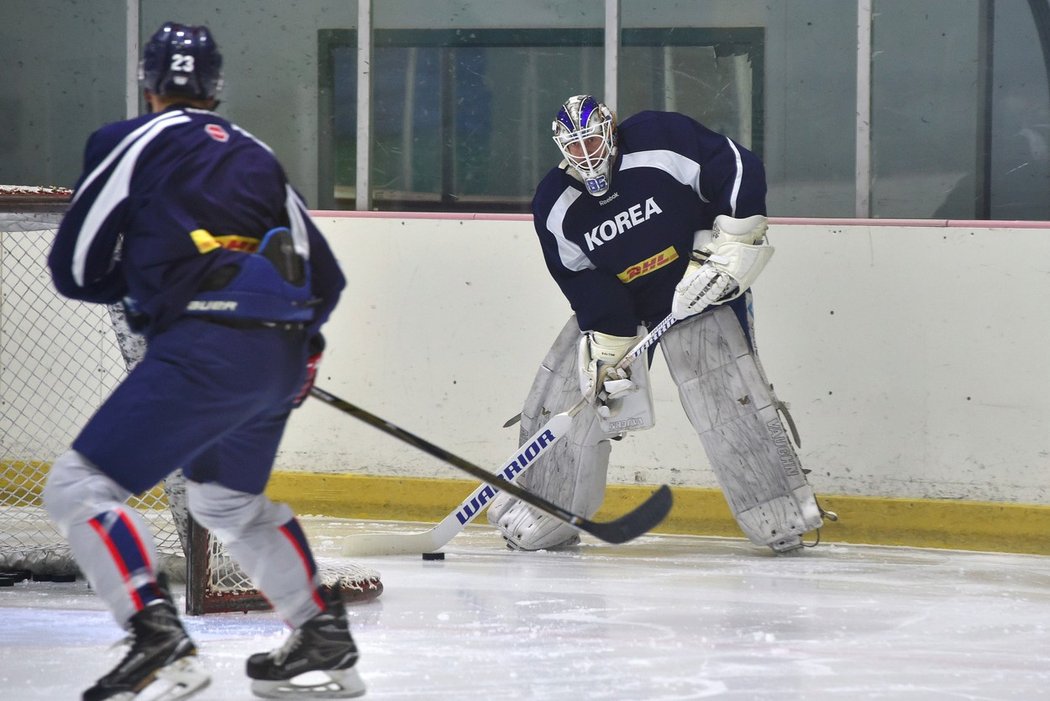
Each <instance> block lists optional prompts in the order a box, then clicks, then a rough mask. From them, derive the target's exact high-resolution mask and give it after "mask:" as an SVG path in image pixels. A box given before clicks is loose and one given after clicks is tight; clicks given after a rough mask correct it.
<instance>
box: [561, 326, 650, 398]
mask: <svg viewBox="0 0 1050 701" xmlns="http://www.w3.org/2000/svg"><path fill="white" fill-rule="evenodd" d="M634 342H635V338H634V336H613V335H611V334H607V333H602V332H600V331H590V332H588V333H586V334H584V335H583V338H581V339H580V343H579V346H578V347H577V354H576V359H577V365H576V369H577V372H578V375H579V380H580V392H581V393H582V394H583V396H584V397H585V398H586V399H587V401H589V402H590V403H592V404H594V405H595V406H597V407H598V409H599V411H601V410H602V409H605V410H606V411H609V407H608V405H609V403H610V402H612V401H615V400H617V399H621V398H623V397H624V396H625V395H626V394H627V393H628V392H631V391H633V390H634V389H636V385H635V384H634V382H633V381H632V380H631V371H630V369H629V368H618V367H616V364H617V363H618V362H620V360H622V359H623V357H624V356H625V355H626V354H627V351H629V350H630V349H631V346H633V345H634Z"/></svg>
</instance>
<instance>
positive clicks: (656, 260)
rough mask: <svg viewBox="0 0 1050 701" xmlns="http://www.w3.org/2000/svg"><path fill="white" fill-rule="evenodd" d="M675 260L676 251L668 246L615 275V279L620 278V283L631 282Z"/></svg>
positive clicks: (676, 257) (676, 256)
mask: <svg viewBox="0 0 1050 701" xmlns="http://www.w3.org/2000/svg"><path fill="white" fill-rule="evenodd" d="M676 260H678V251H676V250H674V246H668V247H667V248H665V249H664V250H662V251H660V252H659V253H657V254H656V255H655V256H652V257H651V258H646V259H645V260H643V261H642V262H640V263H635V264H634V265H632V266H631V267H630V268H628V269H627V270H624V271H623V272H622V273H619V274H617V276H616V277H618V278H620V282H631V281H632V280H634V279H635V278H639V277H641V276H642V275H648V274H649V273H651V272H653V271H654V270H659V269H660V268H662V267H664V266H665V265H669V264H670V263H673V262H674V261H676Z"/></svg>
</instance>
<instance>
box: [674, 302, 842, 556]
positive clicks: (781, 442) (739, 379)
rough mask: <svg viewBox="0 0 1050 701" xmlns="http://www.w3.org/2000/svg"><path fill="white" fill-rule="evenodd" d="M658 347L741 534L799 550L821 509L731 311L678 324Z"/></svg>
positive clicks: (817, 525) (780, 547) (762, 542)
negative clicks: (803, 538) (804, 535)
mask: <svg viewBox="0 0 1050 701" xmlns="http://www.w3.org/2000/svg"><path fill="white" fill-rule="evenodd" d="M661 348H662V349H663V353H664V357H665V358H666V360H667V365H668V368H669V370H670V372H671V376H672V377H673V378H674V381H675V384H676V385H677V386H678V393H679V397H680V398H681V400H682V406H683V407H684V408H685V411H686V414H687V415H688V417H689V421H690V423H692V425H693V428H694V429H696V432H697V434H699V436H700V441H701V443H702V444H703V446H704V450H705V452H706V453H707V458H708V460H709V461H710V463H711V468H712V470H713V471H714V473H715V477H716V478H717V480H718V483H719V485H721V487H722V491H723V493H724V494H725V497H726V501H727V502H728V503H729V508H730V510H731V511H732V512H733V516H734V517H735V518H736V520H737V523H738V524H739V525H740V528H741V530H743V532H744V534H745V535H747V537H748V539H750V540H751V542H753V543H755V544H758V545H768V546H769V547H770V548H772V549H773V550H776V551H778V552H782V551H788V550H794V549H795V548H798V547H801V545H802V536H803V534H805V533H808V532H809V531H812V530H814V529H817V528H820V526H821V525H823V521H822V519H821V512H820V509H819V507H818V506H817V503H816V499H815V498H814V496H813V490H812V489H811V488H810V487H809V484H808V482H807V480H806V475H805V473H804V472H803V470H802V465H801V463H800V461H799V459H798V455H797V454H796V453H795V450H794V447H793V446H792V445H791V442H790V440H789V438H788V434H787V432H786V431H785V428H784V424H783V422H782V420H781V417H780V414H779V413H778V411H777V406H778V404H779V403H778V401H777V399H776V397H775V396H774V394H773V391H772V389H771V387H770V384H769V381H768V380H767V379H766V377H765V375H764V374H763V372H762V370H761V367H760V366H759V364H758V363H757V362H756V358H755V356H754V354H753V353H752V351H751V349H750V347H749V346H748V344H747V340H746V338H745V337H744V333H743V330H742V329H741V327H740V324H739V322H738V321H737V318H736V315H735V314H734V313H733V311H732V309H730V308H728V307H720V308H718V309H715V310H713V311H711V312H708V313H704V314H701V315H700V316H698V317H697V318H696V320H695V321H692V322H689V323H686V324H680V325H678V326H676V327H673V328H672V329H671V330H670V331H668V332H667V334H665V336H664V338H663V339H662V340H661Z"/></svg>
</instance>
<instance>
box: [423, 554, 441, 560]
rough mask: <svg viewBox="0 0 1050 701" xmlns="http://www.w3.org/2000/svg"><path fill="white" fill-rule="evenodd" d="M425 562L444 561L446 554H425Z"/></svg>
mask: <svg viewBox="0 0 1050 701" xmlns="http://www.w3.org/2000/svg"><path fill="white" fill-rule="evenodd" d="M423 559H424V560H444V559H445V553H423Z"/></svg>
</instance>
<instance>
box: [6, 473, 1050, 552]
mask: <svg viewBox="0 0 1050 701" xmlns="http://www.w3.org/2000/svg"><path fill="white" fill-rule="evenodd" d="M49 468H50V465H49V464H48V463H44V462H36V461H33V462H26V463H22V462H18V461H9V462H8V461H5V462H0V470H2V471H6V473H7V474H8V475H12V474H15V473H21V474H22V476H23V478H24V477H25V474H26V473H27V472H32V473H37V474H38V475H40V474H42V473H46V472H47V471H48V470H49ZM0 475H2V472H0ZM42 481H43V480H29V481H27V480H25V479H18V480H15V479H3V478H2V476H0V505H13V504H14V503H16V502H20V503H25V500H26V498H27V497H29V499H30V501H31V503H33V504H34V505H39V504H40V500H39V490H40V486H41V484H40V483H41V482H42ZM475 486H477V482H472V481H469V480H452V479H428V478H422V477H383V476H372V475H348V474H334V473H333V474H329V473H311V472H275V473H274V475H273V478H272V479H271V480H270V485H269V487H268V489H267V494H269V495H270V497H271V498H273V499H275V500H277V501H283V502H287V503H288V504H290V505H291V506H292V508H293V509H295V511H296V513H299V514H317V515H324V516H332V517H337V518H356V519H366V520H371V521H422V522H431V523H436V522H437V521H440V520H441V519H443V518H444V517H445V516H447V515H448V514H449V512H450V511H452V509H453V507H455V506H456V505H457V504H458V503H459V502H460V501H461V500H462V499H463V498H464V497H466V496H467V495H468V494H470V493H471V492H472V491H473V490H474V487H475ZM652 490H653V488H652V487H647V486H641V485H624V484H611V485H609V487H608V489H607V490H606V495H605V503H604V504H603V505H602V508H601V509H600V510H599V511H598V514H597V516H596V518H598V519H601V520H607V519H610V518H614V517H616V516H620V515H622V514H624V513H625V512H627V511H629V510H630V509H633V508H634V507H635V506H637V505H638V504H640V503H641V502H642V501H643V500H644V499H645V498H646V497H647V496H648V495H649V494H650V493H651V492H652ZM152 491H153V492H154V493H155V495H156V496H157V497H159V496H160V492H161V488H160V487H157V488H155V489H154V490H152ZM673 491H674V499H675V503H674V508H673V509H672V510H671V514H670V515H669V516H668V517H667V520H666V521H664V522H663V523H662V524H660V526H659V527H657V529H656V530H655V532H656V533H669V534H681V535H706V536H723V537H730V538H741V537H743V536H742V534H741V533H740V529H739V528H737V525H736V522H735V521H734V520H733V518H732V516H731V515H730V513H729V508H728V507H727V506H726V502H725V499H724V498H723V497H722V493H721V492H720V491H719V490H717V489H705V488H701V487H674V488H673ZM820 501H821V505H822V506H823V507H824V508H825V509H828V510H830V511H834V512H836V513H837V514H838V515H839V521H837V522H830V521H829V522H827V523H826V524H825V526H824V528H823V529H822V531H821V539H822V540H823V541H824V542H825V543H866V544H870V545H906V546H910V547H916V548H944V549H951V550H978V551H987V552H1004V553H1027V554H1033V555H1050V506H1045V505H1041V504H1014V503H1000V502H978V501H957V500H940V499H898V498H886V497H864V496H825V497H821V500H820ZM484 519H485V517H484V515H482V516H479V517H478V519H477V520H476V521H475V523H485V520H484Z"/></svg>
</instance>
